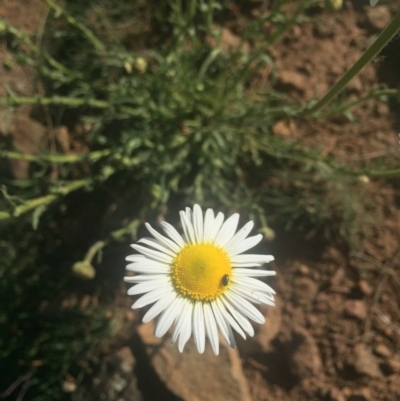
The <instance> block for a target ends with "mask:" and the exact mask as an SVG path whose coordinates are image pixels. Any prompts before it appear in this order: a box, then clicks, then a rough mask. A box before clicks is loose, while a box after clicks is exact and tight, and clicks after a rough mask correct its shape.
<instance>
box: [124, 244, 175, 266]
mask: <svg viewBox="0 0 400 401" xmlns="http://www.w3.org/2000/svg"><path fill="white" fill-rule="evenodd" d="M132 248H134V249H136V250H137V251H138V252H140V253H142V254H143V255H145V256H147V257H148V258H149V259H152V260H156V261H157V262H162V263H168V264H170V263H171V262H172V259H173V258H172V257H171V256H168V255H166V254H165V253H161V252H158V251H154V250H153V249H149V248H146V247H144V246H141V245H132Z"/></svg>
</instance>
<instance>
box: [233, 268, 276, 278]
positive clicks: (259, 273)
mask: <svg viewBox="0 0 400 401" xmlns="http://www.w3.org/2000/svg"><path fill="white" fill-rule="evenodd" d="M232 273H233V276H234V277H267V276H275V274H276V271H274V270H256V269H240V268H234V269H233V270H232Z"/></svg>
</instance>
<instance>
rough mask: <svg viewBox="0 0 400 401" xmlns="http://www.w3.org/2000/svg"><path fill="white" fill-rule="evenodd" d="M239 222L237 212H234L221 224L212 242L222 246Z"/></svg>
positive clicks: (230, 236) (231, 235) (233, 233)
mask: <svg viewBox="0 0 400 401" xmlns="http://www.w3.org/2000/svg"><path fill="white" fill-rule="evenodd" d="M238 223H239V214H238V213H234V214H233V215H232V216H230V217H229V218H228V219H227V220H226V221H225V223H224V224H223V225H222V227H221V229H220V230H219V232H218V234H217V236H216V237H215V240H214V244H216V245H219V246H221V247H223V246H224V245H225V244H226V243H227V242H228V241H229V240H230V239H231V238H232V237H233V236H234V235H235V231H236V228H237V225H238Z"/></svg>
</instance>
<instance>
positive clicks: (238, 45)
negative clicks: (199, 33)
mask: <svg viewBox="0 0 400 401" xmlns="http://www.w3.org/2000/svg"><path fill="white" fill-rule="evenodd" d="M207 42H208V44H209V45H210V46H211V47H212V48H215V47H217V45H218V44H219V41H217V40H216V38H215V37H211V36H210V37H208V38H207ZM220 45H221V49H222V50H223V51H225V52H229V51H232V50H234V51H235V50H238V49H240V50H242V51H243V52H244V53H250V50H251V47H250V45H249V43H248V42H243V41H242V39H241V38H240V37H239V36H237V35H235V34H234V33H232V31H230V30H229V29H227V28H222V29H221V39H220Z"/></svg>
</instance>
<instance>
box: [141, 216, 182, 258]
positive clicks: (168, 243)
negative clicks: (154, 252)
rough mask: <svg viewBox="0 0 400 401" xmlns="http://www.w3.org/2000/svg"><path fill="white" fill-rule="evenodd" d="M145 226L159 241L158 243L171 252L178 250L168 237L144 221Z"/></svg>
mask: <svg viewBox="0 0 400 401" xmlns="http://www.w3.org/2000/svg"><path fill="white" fill-rule="evenodd" d="M145 226H146V228H147V229H148V230H149V232H150V234H151V235H152V236H153V237H154V238H155V239H157V240H158V241H160V244H162V245H164V246H165V247H166V248H168V249H170V250H171V251H172V252H175V253H178V252H179V251H180V249H181V248H180V247H179V246H178V245H177V244H176V243H175V242H174V241H171V240H170V239H169V238H167V237H164V236H163V235H161V234H160V233H159V232H158V231H156V230H155V229H154V228H153V227H152V226H151V225H150V224H149V223H145ZM178 235H179V234H178Z"/></svg>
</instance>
